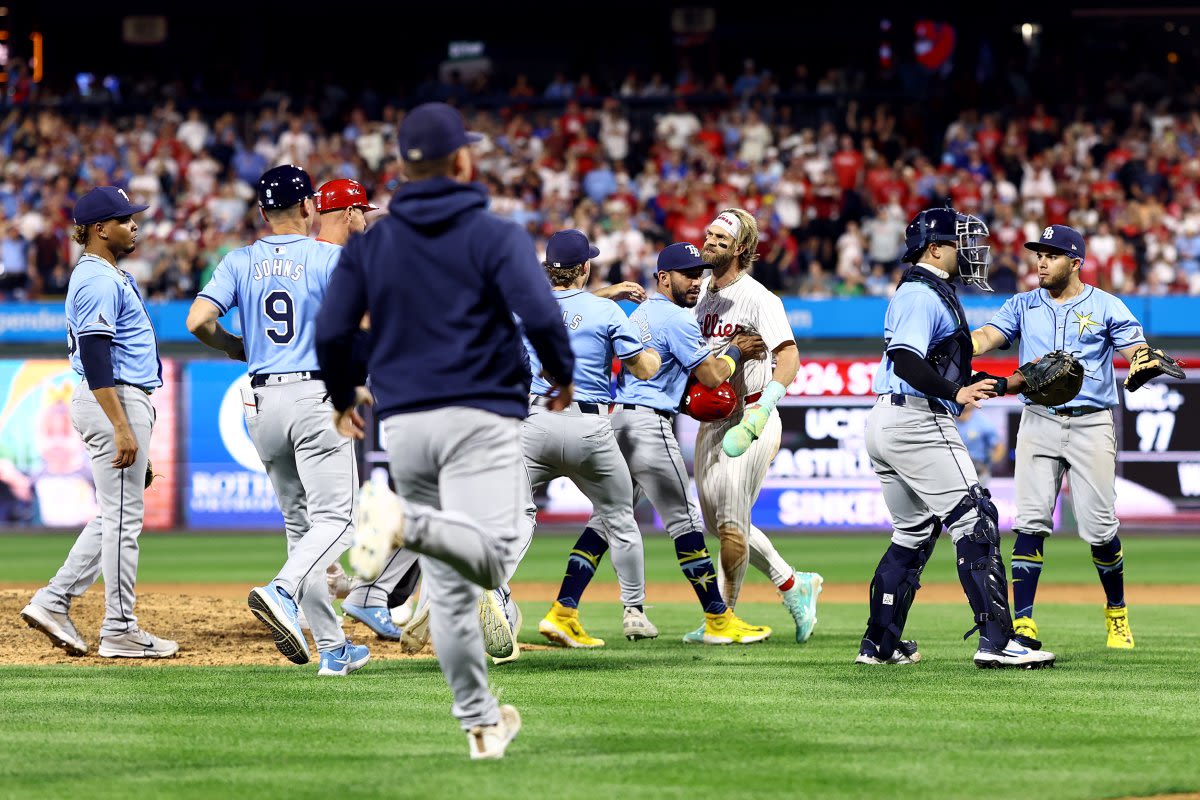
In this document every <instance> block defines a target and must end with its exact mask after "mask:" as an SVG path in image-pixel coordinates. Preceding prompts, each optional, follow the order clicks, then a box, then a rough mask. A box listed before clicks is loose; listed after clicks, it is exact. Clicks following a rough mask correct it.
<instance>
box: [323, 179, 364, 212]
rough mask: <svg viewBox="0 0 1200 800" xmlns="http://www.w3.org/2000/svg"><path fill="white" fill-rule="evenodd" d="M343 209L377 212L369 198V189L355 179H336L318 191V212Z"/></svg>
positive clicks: (326, 183) (327, 182)
mask: <svg viewBox="0 0 1200 800" xmlns="http://www.w3.org/2000/svg"><path fill="white" fill-rule="evenodd" d="M343 208H361V209H364V210H365V211H375V210H377V209H378V208H379V206H376V205H372V204H371V201H370V200H369V199H368V198H367V189H366V187H365V186H363V185H362V184H361V183H359V182H358V181H356V180H354V179H353V178H335V179H334V180H331V181H326V182H325V183H323V184H321V188H320V189H318V190H317V211H338V210H340V209H343Z"/></svg>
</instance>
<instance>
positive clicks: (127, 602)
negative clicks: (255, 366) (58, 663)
mask: <svg viewBox="0 0 1200 800" xmlns="http://www.w3.org/2000/svg"><path fill="white" fill-rule="evenodd" d="M114 388H115V389H116V390H117V395H118V396H119V397H120V399H121V405H122V406H123V407H124V409H125V416H126V417H127V418H128V419H129V425H130V427H131V428H132V429H133V435H134V437H135V438H136V439H137V443H138V451H137V456H136V458H135V459H134V461H133V464H131V465H129V466H128V467H126V468H125V469H117V468H116V467H114V466H113V465H112V460H113V459H114V458H116V455H117V448H116V437H115V436H114V433H113V426H112V423H111V422H110V421H109V419H108V415H107V414H105V413H104V409H103V408H101V407H100V403H99V402H98V401H97V400H96V396H95V395H94V394H92V390H91V389H89V388H88V385H87V382H86V381H84V382H82V383H80V384H79V386H77V387H76V389H75V394H74V396H73V397H72V398H71V422H72V424H73V425H74V426H75V430H76V431H78V432H79V435H80V436H82V437H83V442H84V444H85V445H87V449H88V453H89V454H90V455H91V458H92V478H93V480H94V481H95V484H96V502H97V504H98V505H99V506H100V515H99V516H97V517H96V518H94V519H93V520H92V521H91V522H89V523H88V524H87V525H86V526H85V527H84V529H83V531H82V532H81V533H80V534H79V538H78V539H76V540H75V544H74V545H73V546H72V547H71V551H70V552H69V553H68V554H67V560H66V561H65V562H63V565H62V566H61V567H60V568H59V570H58V572H57V574H55V576H54V577H53V578H51V579H50V583H49V584H47V585H46V586H45V587H43V588H42V589H40V590H38V592H37V593H36V594H34V596H33V602H34V603H36V604H37V605H39V606H42V607H43V608H48V609H50V610H51V611H57V612H59V613H66V612H68V611H69V610H70V608H71V601H72V600H73V599H74V598H76V597H78V596H79V595H81V594H83V593H84V592H85V591H87V588H88V587H89V586H91V585H92V584H93V583H95V582H96V578H98V577H99V576H100V574H101V573H103V574H104V622H103V623H102V624H101V626H100V636H101V637H104V636H115V635H117V634H121V633H127V632H130V631H136V630H137V629H138V625H137V617H136V616H134V614H133V605H134V602H135V600H136V595H135V593H134V584H135V583H136V581H137V568H138V536H139V535H141V532H142V516H143V512H144V510H145V491H146V490H145V480H146V461H147V459H148V458H149V457H150V434H151V431H153V429H154V413H155V412H154V406H153V405H151V404H150V397H149V395H147V394H146V393H145V392H143V391H142V390H141V389H138V388H136V387H133V386H124V385H119V386H116V387H114Z"/></svg>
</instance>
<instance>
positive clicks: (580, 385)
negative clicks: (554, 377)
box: [525, 289, 645, 403]
mask: <svg viewBox="0 0 1200 800" xmlns="http://www.w3.org/2000/svg"><path fill="white" fill-rule="evenodd" d="M554 299H555V300H557V301H558V306H559V308H561V309H562V315H563V325H565V326H566V328H567V337H568V338H569V339H570V340H571V350H572V352H574V353H575V371H574V373H573V376H572V380H573V381H574V383H575V399H576V400H578V401H580V402H584V403H608V402H610V401H611V400H612V390H611V388H610V385H609V380H610V378H611V376H612V360H613V355H614V354H615V355H616V357H617V358H621V359H625V358H631V357H633V356H636V355H637V354H638V353H640V352H642V350H643V349H645V348H644V346H643V345H642V337H641V335H640V334H639V333H638V329H637V328H636V327H635V326H634V324H633V323H632V322H630V321H629V317H627V316H625V312H624V311H622V310H621V307H620V306H619V305H617V304H616V303H614V302H613V301H611V300H605V299H604V298H602V297H596V295H594V294H591V293H590V292H585V291H584V290H582V289H556V290H555V291H554ZM525 349H526V351H527V352H528V353H529V366H530V368H531V370H532V371H533V385H532V387H531V391H532V392H533V393H534V394H540V395H544V394H546V393H547V392H549V391H550V384H548V383H547V382H546V379H545V378H543V377H542V363H541V361H539V360H538V357H537V353H535V352H533V348H531V347H530V346H529V342H528V341H526V342H525Z"/></svg>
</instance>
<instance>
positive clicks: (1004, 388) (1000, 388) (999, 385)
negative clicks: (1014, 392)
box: [969, 372, 1008, 397]
mask: <svg viewBox="0 0 1200 800" xmlns="http://www.w3.org/2000/svg"><path fill="white" fill-rule="evenodd" d="M980 381H994V382H995V386H994V387H993V389H992V391H994V392H995V393H996V396H997V397H1001V396H1003V395H1006V394H1008V378H1001V377H1000V376H999V375H992V374H991V373H988V372H976V373H975V374H974V375H972V376H971V380H970V381H969V383H979V382H980Z"/></svg>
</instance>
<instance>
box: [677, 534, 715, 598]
mask: <svg viewBox="0 0 1200 800" xmlns="http://www.w3.org/2000/svg"><path fill="white" fill-rule="evenodd" d="M675 556H676V557H677V558H678V559H679V568H680V569H682V570H683V577H685V578H687V579H688V583H690V584H691V585H692V589H693V590H694V591H695V592H696V597H697V598H698V599H699V600H700V605H702V606H703V607H704V613H706V614H724V613H725V609H726V605H725V601H724V600H723V599H722V598H721V590H720V589H718V588H717V571H716V569H715V568H714V567H713V563H712V557H711V556H709V554H708V548H707V547H706V546H705V545H704V534H703V533H701V532H700V531H690V532H688V533H685V534H683V535H682V536H679V537H677V538H676V539H675Z"/></svg>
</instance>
